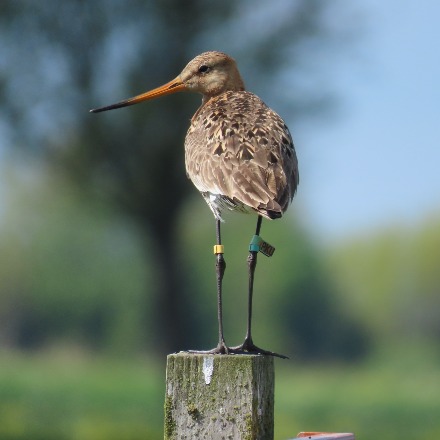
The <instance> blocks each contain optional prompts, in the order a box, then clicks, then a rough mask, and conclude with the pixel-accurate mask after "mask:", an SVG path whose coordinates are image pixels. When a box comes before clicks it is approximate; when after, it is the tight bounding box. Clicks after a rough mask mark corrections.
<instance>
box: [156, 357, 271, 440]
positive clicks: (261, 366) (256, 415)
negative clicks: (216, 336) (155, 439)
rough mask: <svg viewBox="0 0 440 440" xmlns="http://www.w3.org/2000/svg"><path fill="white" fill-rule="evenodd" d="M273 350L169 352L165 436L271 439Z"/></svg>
mask: <svg viewBox="0 0 440 440" xmlns="http://www.w3.org/2000/svg"><path fill="white" fill-rule="evenodd" d="M273 410H274V363H273V358H272V357H271V356H261V355H202V354H192V353H178V354H171V355H169V356H168V358H167V379H166V393H165V436H164V438H165V440H177V439H179V440H180V439H213V440H217V439H218V440H220V439H233V440H240V439H242V440H273V428H274V424H273V420H274V419H273V416H274V412H273Z"/></svg>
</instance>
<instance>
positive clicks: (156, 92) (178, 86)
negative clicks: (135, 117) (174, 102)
mask: <svg viewBox="0 0 440 440" xmlns="http://www.w3.org/2000/svg"><path fill="white" fill-rule="evenodd" d="M183 90H186V86H185V84H184V83H183V82H182V80H181V79H180V78H179V77H177V78H175V79H173V80H172V81H170V82H169V83H166V84H164V85H163V86H160V87H157V88H156V89H153V90H150V91H149V92H146V93H142V94H140V95H137V96H134V97H133V98H129V99H125V100H124V101H120V102H117V103H116V104H112V105H107V106H106V107H100V108H94V109H92V110H90V112H91V113H99V112H105V111H107V110H113V109H115V108H121V107H127V106H129V105H133V104H137V103H138V102H142V101H146V100H148V99H153V98H157V97H158V96H165V95H169V94H171V93H176V92H181V91H183Z"/></svg>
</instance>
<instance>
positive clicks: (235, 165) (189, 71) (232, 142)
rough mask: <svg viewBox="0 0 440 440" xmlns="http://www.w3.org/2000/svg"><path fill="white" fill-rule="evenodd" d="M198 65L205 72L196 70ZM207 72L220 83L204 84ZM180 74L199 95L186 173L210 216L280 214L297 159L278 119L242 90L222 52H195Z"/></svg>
mask: <svg viewBox="0 0 440 440" xmlns="http://www.w3.org/2000/svg"><path fill="white" fill-rule="evenodd" d="M202 66H206V67H208V71H204V72H201V71H200V68H201V67H202ZM202 70H204V68H202ZM209 76H212V77H213V78H215V79H218V78H220V80H217V82H220V83H221V79H225V80H224V84H223V85H222V87H220V88H218V89H215V90H214V91H212V90H211V89H209V88H208V87H206V86H205V84H204V81H205V82H206V83H208V84H209V83H210V82H208V81H206V78H207V77H209ZM185 77H190V78H194V77H195V78H196V79H197V80H194V79H193V84H201V85H199V87H198V90H197V91H199V92H200V93H202V94H203V95H204V98H203V103H202V106H201V107H200V108H199V110H198V111H197V112H196V114H195V115H194V117H193V118H192V120H191V126H190V128H189V130H188V133H187V135H186V139H185V163H186V171H187V174H188V177H189V178H190V179H191V181H192V182H193V183H194V185H195V186H196V188H197V189H198V190H199V191H200V192H201V193H202V195H203V197H204V198H205V200H206V202H207V203H208V205H209V206H210V208H211V210H212V211H213V213H214V215H215V216H216V218H218V219H221V211H222V210H223V209H225V208H227V209H230V210H234V211H235V210H236V211H241V212H250V211H256V212H257V213H259V214H261V215H263V216H264V217H266V218H270V219H273V218H279V217H281V216H282V214H283V213H284V212H285V211H286V209H287V207H288V206H289V204H290V202H291V200H292V198H293V196H294V194H295V191H296V187H297V185H298V162H297V158H296V154H295V150H294V146H293V141H292V137H291V135H290V132H289V129H288V128H287V126H286V124H285V123H284V121H283V120H282V119H281V118H280V116H278V114H277V113H275V112H274V111H273V110H271V109H270V108H269V107H267V105H266V104H264V102H263V101H261V99H260V98H258V97H257V96H256V95H254V94H253V93H250V92H246V91H244V85H243V81H242V80H241V77H240V74H239V73H238V70H237V67H236V64H235V61H234V60H233V59H232V58H231V57H229V56H228V55H225V54H223V53H220V52H206V53H204V54H202V55H199V56H198V57H196V58H195V59H194V60H192V61H191V62H190V63H189V64H188V66H187V67H186V68H185V69H184V70H183V72H182V74H181V78H182V79H183V81H184V82H185V80H184V78H185ZM231 79H232V80H233V81H231ZM212 82H215V80H213V81H212ZM207 93H209V94H207Z"/></svg>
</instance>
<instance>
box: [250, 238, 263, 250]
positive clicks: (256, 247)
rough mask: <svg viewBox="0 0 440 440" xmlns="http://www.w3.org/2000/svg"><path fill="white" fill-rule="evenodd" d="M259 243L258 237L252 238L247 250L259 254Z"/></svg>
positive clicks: (260, 240)
mask: <svg viewBox="0 0 440 440" xmlns="http://www.w3.org/2000/svg"><path fill="white" fill-rule="evenodd" d="M261 242H262V239H261V237H260V236H259V235H254V236H253V237H252V240H251V243H250V244H249V250H250V251H251V252H259V250H260V244H261Z"/></svg>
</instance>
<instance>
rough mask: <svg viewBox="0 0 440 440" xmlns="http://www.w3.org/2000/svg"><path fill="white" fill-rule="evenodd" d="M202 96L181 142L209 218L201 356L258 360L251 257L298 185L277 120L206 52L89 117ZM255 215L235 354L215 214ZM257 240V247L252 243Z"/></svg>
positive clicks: (228, 62)
mask: <svg viewBox="0 0 440 440" xmlns="http://www.w3.org/2000/svg"><path fill="white" fill-rule="evenodd" d="M185 90H186V91H192V92H198V93H201V94H202V95H203V99H202V105H201V106H200V108H199V109H198V110H197V112H196V113H195V115H194V116H193V118H192V119H191V126H190V128H189V130H188V133H187V135H186V138H185V163H186V172H187V175H188V177H189V178H190V179H191V180H192V182H193V183H194V185H195V186H196V188H197V189H198V190H199V191H200V192H201V193H202V195H203V197H204V198H205V200H206V202H207V203H208V205H209V207H210V208H211V210H212V212H213V213H214V216H215V217H216V232H217V242H216V243H217V244H216V246H214V253H215V255H216V271H217V299H218V324H219V342H218V345H217V347H216V348H214V349H213V350H209V351H207V352H206V353H231V352H232V353H243V352H245V353H261V354H266V355H272V356H280V357H285V356H282V355H278V354H276V353H273V352H271V351H266V350H262V349H260V348H259V347H257V346H256V345H255V344H254V343H253V341H252V336H251V320H252V295H253V284H254V272H255V267H256V263H257V254H258V251H259V250H261V247H260V244H258V243H261V241H260V237H259V234H260V228H261V220H262V217H266V218H268V219H275V218H279V217H281V216H282V215H283V213H284V212H285V211H286V209H287V208H288V206H289V204H290V202H291V201H292V198H293V196H294V194H295V191H296V188H297V186H298V182H299V175H298V161H297V158H296V154H295V149H294V146H293V141H292V137H291V135H290V132H289V129H288V128H287V126H286V124H285V123H284V121H283V120H282V119H281V118H280V116H278V114H276V113H275V112H274V111H273V110H271V109H270V108H269V107H268V106H267V105H266V104H264V102H263V101H261V99H260V98H258V96H256V95H254V94H253V93H250V92H247V91H245V88H244V83H243V80H242V79H241V76H240V73H239V72H238V69H237V66H236V63H235V61H234V60H233V59H232V58H231V57H230V56H228V55H226V54H224V53H222V52H205V53H203V54H201V55H199V56H197V57H195V58H194V59H193V60H192V61H190V62H189V63H188V65H187V66H186V67H185V68H184V69H183V70H182V73H181V74H180V75H179V76H178V77H177V78H175V79H174V80H172V81H170V82H169V83H167V84H165V85H163V86H161V87H158V88H156V89H153V90H151V91H149V92H147V93H143V94H141V95H138V96H135V97H134V98H130V99H127V100H125V101H121V102H118V103H116V104H113V105H110V106H107V107H102V108H99V109H95V110H91V111H92V112H100V111H105V110H112V109H115V108H119V107H125V106H128V105H132V104H136V103H138V102H141V101H144V100H147V99H152V98H156V97H158V96H163V95H168V94H171V93H175V92H179V91H185ZM224 209H229V210H232V211H239V212H256V213H257V214H258V220H257V227H256V231H255V235H254V237H253V239H252V242H251V245H250V247H249V256H248V267H249V296H248V324H247V332H246V337H245V340H244V342H243V344H241V345H240V346H238V347H232V348H230V347H227V346H226V343H225V340H224V336H223V323H222V322H223V321H222V280H223V275H224V271H225V268H226V263H225V260H224V258H223V246H222V245H221V237H220V221H221V220H222V211H223V210H224ZM255 238H256V240H255Z"/></svg>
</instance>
